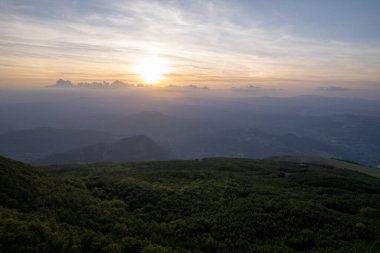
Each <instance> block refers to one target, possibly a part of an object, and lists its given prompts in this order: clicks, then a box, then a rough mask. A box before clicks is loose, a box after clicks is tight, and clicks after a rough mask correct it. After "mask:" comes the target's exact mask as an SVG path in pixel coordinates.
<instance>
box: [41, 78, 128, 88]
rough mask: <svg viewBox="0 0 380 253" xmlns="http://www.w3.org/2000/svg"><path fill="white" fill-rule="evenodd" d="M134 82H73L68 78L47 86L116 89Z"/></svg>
mask: <svg viewBox="0 0 380 253" xmlns="http://www.w3.org/2000/svg"><path fill="white" fill-rule="evenodd" d="M134 86H135V85H134V84H129V83H125V82H123V81H120V80H115V81H113V82H112V83H109V82H105V81H103V82H102V83H101V82H80V83H77V84H73V83H72V82H71V81H70V80H63V79H59V80H57V81H56V82H55V84H53V85H49V86H47V87H54V88H89V89H118V88H127V87H134Z"/></svg>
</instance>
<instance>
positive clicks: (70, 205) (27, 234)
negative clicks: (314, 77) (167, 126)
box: [0, 157, 380, 253]
mask: <svg viewBox="0 0 380 253" xmlns="http://www.w3.org/2000/svg"><path fill="white" fill-rule="evenodd" d="M41 170H42V172H41ZM0 172H1V180H2V182H1V183H2V184H1V187H2V188H1V194H2V195H1V196H2V199H1V207H0V216H1V217H2V219H0V251H1V252H10V253H12V252H144V253H145V252H268V253H269V252H278V253H280V252H281V253H283V252H284V253H286V252H292V253H295V252H309V253H311V252H312V253H317V252H319V253H322V252H341V253H343V252H344V253H350V252H352V253H353V252H379V251H380V179H377V178H374V177H370V176H368V175H365V174H361V173H358V172H355V171H351V170H343V169H337V168H333V167H332V166H323V165H312V164H296V163H289V162H282V161H258V160H250V159H222V158H219V159H218V158H215V159H203V160H193V161H161V162H138V163H124V164H92V165H91V164H89V165H56V166H49V167H44V168H41V169H40V170H38V169H36V168H33V167H31V166H28V165H25V164H22V163H19V162H16V161H13V160H9V159H5V158H1V157H0ZM8 180H9V182H13V183H11V184H7V183H6V181H8ZM9 186H12V187H9ZM46 191H48V192H46ZM18 192H21V193H23V194H18ZM15 193H17V194H15ZM25 194H27V195H26V197H25ZM28 194H30V195H28ZM3 196H12V198H13V200H14V201H16V202H18V203H24V204H27V205H28V206H29V208H26V209H25V208H23V206H22V205H21V206H20V205H17V204H16V205H15V204H14V203H15V202H12V201H4V197H3Z"/></svg>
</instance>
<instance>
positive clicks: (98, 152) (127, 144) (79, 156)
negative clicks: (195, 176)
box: [34, 135, 174, 164]
mask: <svg viewBox="0 0 380 253" xmlns="http://www.w3.org/2000/svg"><path fill="white" fill-rule="evenodd" d="M173 157H174V156H173V155H172V154H171V153H170V152H169V151H167V150H166V149H165V148H163V147H161V146H160V145H159V144H157V143H156V142H155V141H153V140H152V139H150V138H148V137H146V136H144V135H137V136H132V137H128V138H124V139H122V140H119V141H117V142H114V143H111V144H105V143H97V144H94V145H90V146H87V147H83V148H79V149H74V150H71V151H68V152H63V153H58V154H53V155H50V156H47V157H45V158H42V159H39V160H36V161H34V163H36V164H68V163H99V162H127V161H153V160H157V161H158V160H169V159H171V158H173Z"/></svg>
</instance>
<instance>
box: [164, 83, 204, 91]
mask: <svg viewBox="0 0 380 253" xmlns="http://www.w3.org/2000/svg"><path fill="white" fill-rule="evenodd" d="M167 87H168V88H171V89H188V90H208V89H209V88H208V87H207V86H198V85H194V84H191V85H169V86H167Z"/></svg>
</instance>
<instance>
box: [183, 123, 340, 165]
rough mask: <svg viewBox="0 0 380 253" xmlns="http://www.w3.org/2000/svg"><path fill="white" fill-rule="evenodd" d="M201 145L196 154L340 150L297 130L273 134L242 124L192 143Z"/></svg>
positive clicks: (258, 154)
mask: <svg viewBox="0 0 380 253" xmlns="http://www.w3.org/2000/svg"><path fill="white" fill-rule="evenodd" d="M196 145H198V146H199V148H198V150H197V152H198V153H195V154H194V155H195V156H196V157H215V156H225V157H247V158H259V159H261V158H265V157H267V156H274V155H285V154H287V155H301V154H303V155H307V154H309V155H311V154H313V155H319V156H331V155H332V154H335V155H336V156H338V154H339V150H337V149H335V148H334V147H333V146H331V145H328V144H325V143H323V142H319V141H317V140H315V139H312V138H307V137H302V136H297V135H295V134H272V133H268V132H264V131H262V130H259V129H251V128H241V129H226V130H222V131H217V132H215V133H213V134H211V135H207V136H199V137H198V139H194V140H192V143H189V144H188V146H189V147H193V146H196Z"/></svg>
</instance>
